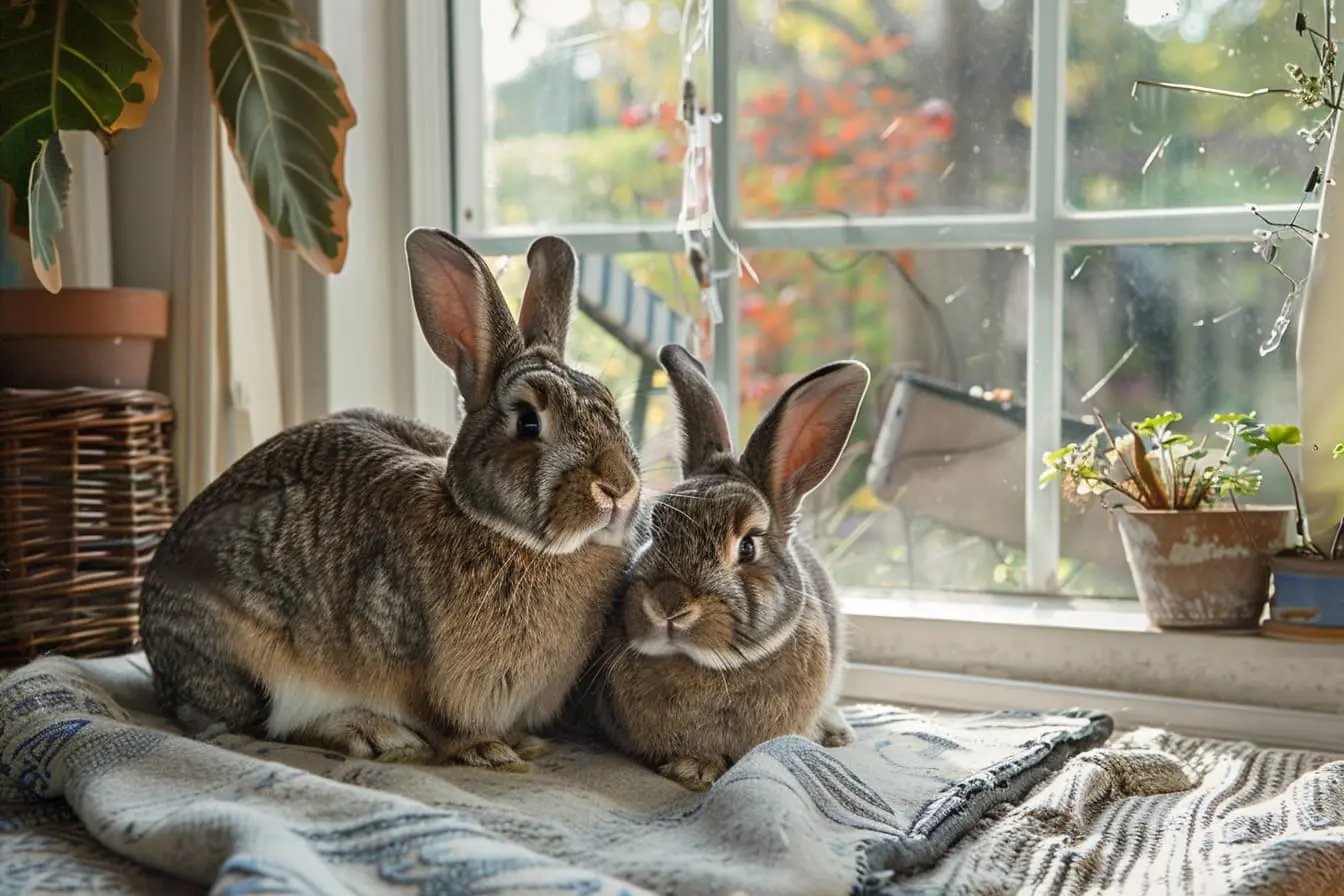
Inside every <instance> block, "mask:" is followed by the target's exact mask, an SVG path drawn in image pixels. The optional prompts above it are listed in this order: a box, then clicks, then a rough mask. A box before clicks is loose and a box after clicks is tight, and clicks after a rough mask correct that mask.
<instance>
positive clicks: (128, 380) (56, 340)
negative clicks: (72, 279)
mask: <svg viewBox="0 0 1344 896" xmlns="http://www.w3.org/2000/svg"><path fill="white" fill-rule="evenodd" d="M167 335H168V294H167V293H165V292H162V291H160V290H154V289H120V288H112V289H75V288H70V289H63V290H61V291H60V292H59V293H56V294H55V295H52V294H51V293H49V292H47V291H46V290H44V289H0V388H4V387H12V388H16V389H67V388H71V387H75V386H89V387H92V388H101V389H144V388H145V387H146V386H147V385H148V384H149V368H150V362H151V360H152V358H153V355H154V343H155V341H157V340H159V339H163V338H164V337H166V336H167Z"/></svg>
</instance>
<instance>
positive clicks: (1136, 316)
mask: <svg viewBox="0 0 1344 896" xmlns="http://www.w3.org/2000/svg"><path fill="white" fill-rule="evenodd" d="M1308 254H1309V250H1308V248H1307V247H1306V245H1305V244H1303V243H1300V242H1290V243H1288V244H1285V246H1284V248H1283V250H1282V252H1281V253H1280V256H1279V261H1280V265H1281V266H1282V267H1283V269H1284V270H1286V271H1290V272H1292V271H1305V270H1306V267H1307V256H1308ZM1064 272H1065V278H1066V282H1065V284H1064V411H1065V414H1066V415H1074V416H1079V417H1081V416H1085V415H1090V414H1092V413H1093V411H1094V410H1097V411H1101V413H1102V414H1103V415H1106V417H1107V420H1108V422H1110V423H1112V424H1114V423H1115V421H1116V419H1118V418H1120V417H1123V418H1124V419H1125V420H1128V421H1136V420H1141V419H1143V418H1144V417H1148V416H1151V415H1153V414H1159V413H1162V412H1163V411H1167V410H1172V411H1178V412H1180V413H1181V414H1182V415H1183V419H1182V421H1181V423H1180V424H1179V425H1180V427H1181V428H1182V430H1181V431H1183V432H1186V433H1188V434H1190V435H1192V436H1196V437H1198V436H1200V435H1202V434H1205V433H1213V432H1215V431H1216V430H1217V429H1218V427H1216V426H1214V425H1213V424H1212V423H1211V422H1210V419H1209V418H1211V417H1212V416H1213V415H1214V414H1219V413H1228V412H1233V411H1241V412H1245V411H1252V410H1254V411H1256V412H1257V416H1258V417H1259V418H1260V419H1261V420H1265V421H1267V422H1283V423H1296V422H1297V414H1298V411H1297V386H1296V357H1295V346H1296V341H1297V331H1296V329H1295V328H1294V329H1289V330H1288V332H1287V334H1286V335H1285V336H1284V337H1283V339H1282V342H1281V343H1280V344H1279V346H1278V348H1277V349H1274V350H1272V351H1269V352H1267V353H1265V354H1262V353H1261V348H1262V346H1265V344H1266V342H1267V340H1268V339H1269V336H1270V334H1271V332H1272V330H1273V325H1274V321H1275V319H1276V317H1277V316H1278V314H1279V311H1280V308H1281V304H1282V302H1283V299H1284V297H1285V295H1286V294H1287V293H1288V292H1289V291H1290V289H1291V287H1292V284H1291V283H1289V281H1287V280H1286V279H1285V278H1284V277H1283V276H1282V275H1281V274H1280V273H1279V272H1277V271H1275V270H1274V268H1272V267H1270V266H1269V265H1267V264H1265V262H1264V261H1262V260H1261V259H1260V258H1259V257H1258V256H1257V255H1256V254H1255V253H1254V252H1252V251H1251V249H1250V248H1249V247H1247V246H1245V245H1243V244H1236V243H1232V244H1229V243H1218V244H1213V245H1132V246H1104V247H1098V246H1087V247H1078V248H1075V249H1072V250H1070V251H1069V253H1068V254H1067V256H1066V258H1065V266H1064ZM1211 444H1218V445H1222V444H1224V443H1222V442H1220V441H1218V440H1217V439H1216V438H1215V439H1212V440H1211ZM1256 464H1257V466H1258V467H1259V469H1260V470H1262V471H1263V473H1264V476H1265V479H1264V485H1263V486H1262V488H1261V491H1260V494H1259V495H1258V496H1257V497H1256V498H1255V503H1265V504H1291V503H1292V492H1291V489H1290V487H1289V484H1288V478H1287V476H1286V475H1285V474H1284V472H1283V470H1282V468H1276V466H1275V464H1272V463H1263V462H1261V461H1257V462H1256ZM1077 513H1078V511H1077V510H1076V509H1074V508H1073V507H1072V506H1069V505H1066V506H1065V510H1064V524H1065V529H1066V530H1067V529H1068V528H1069V527H1070V526H1071V525H1072V520H1074V519H1075V518H1076V515H1077ZM1110 539H1111V544H1112V546H1113V547H1114V551H1112V556H1111V557H1110V558H1109V560H1108V562H1103V563H1102V564H1100V565H1101V566H1106V567H1109V568H1107V569H1093V570H1084V569H1080V568H1077V567H1078V565H1077V564H1075V568H1074V570H1073V572H1076V573H1077V574H1076V576H1074V577H1073V578H1072V580H1071V581H1069V582H1068V584H1067V585H1066V587H1067V588H1068V589H1069V590H1072V591H1078V592H1087V593H1097V594H1120V595H1123V594H1130V595H1132V594H1133V591H1132V585H1131V583H1130V580H1129V575H1128V572H1127V571H1126V570H1125V568H1124V558H1123V557H1122V556H1121V555H1120V553H1119V535H1117V534H1114V533H1112V534H1111V536H1110ZM1094 565H1095V564H1094Z"/></svg>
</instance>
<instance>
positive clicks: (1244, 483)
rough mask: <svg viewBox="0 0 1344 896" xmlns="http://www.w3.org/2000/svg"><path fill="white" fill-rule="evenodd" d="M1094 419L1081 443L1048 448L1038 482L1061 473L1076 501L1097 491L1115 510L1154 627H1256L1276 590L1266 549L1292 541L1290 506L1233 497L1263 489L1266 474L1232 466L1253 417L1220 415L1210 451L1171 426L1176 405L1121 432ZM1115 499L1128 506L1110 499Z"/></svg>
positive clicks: (1176, 418) (1141, 598) (1177, 416)
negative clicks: (1219, 444)
mask: <svg viewBox="0 0 1344 896" xmlns="http://www.w3.org/2000/svg"><path fill="white" fill-rule="evenodd" d="M1097 418H1098V420H1099V421H1100V422H1101V426H1100V427H1099V428H1098V429H1097V431H1096V432H1094V433H1093V434H1092V435H1091V436H1089V437H1088V438H1087V439H1085V440H1084V441H1083V442H1082V443H1071V444H1069V445H1066V446H1064V447H1063V448H1060V449H1059V450H1058V451H1053V452H1050V453H1049V454H1046V455H1045V458H1044V461H1045V465H1046V470H1045V472H1044V473H1042V475H1041V478H1040V483H1041V486H1042V487H1044V486H1045V485H1047V484H1048V483H1049V482H1051V481H1052V480H1054V479H1056V478H1058V479H1060V480H1061V482H1062V485H1063V488H1064V495H1065V497H1066V498H1067V499H1069V500H1070V501H1071V502H1073V503H1076V504H1079V505H1082V504H1084V503H1085V502H1086V501H1087V500H1089V498H1090V497H1091V496H1096V497H1098V498H1099V499H1100V500H1101V501H1102V504H1103V506H1105V507H1106V508H1107V509H1108V510H1112V511H1114V519H1116V521H1117V522H1118V524H1119V528H1120V540H1121V543H1122V545H1123V547H1124V551H1125V559H1126V562H1127V563H1128V564H1129V568H1130V572H1131V574H1132V575H1133V577H1134V586H1135V590H1137V591H1138V595H1139V602H1140V604H1141V606H1142V607H1143V609H1144V612H1145V613H1147V615H1148V618H1149V620H1150V621H1152V623H1153V624H1154V625H1156V626H1158V627H1160V628H1204V629H1208V628H1219V629H1225V628H1232V629H1250V628H1254V627H1255V626H1257V625H1258V624H1259V622H1260V617H1261V616H1262V615H1263V613H1264V607H1265V601H1266V599H1267V598H1268V595H1269V576H1270V567H1269V556H1270V554H1272V553H1274V552H1275V551H1277V550H1278V549H1279V548H1281V547H1282V546H1283V545H1284V544H1285V542H1286V536H1287V532H1288V523H1289V520H1290V519H1291V518H1292V514H1293V510H1292V509H1291V508H1287V507H1282V508H1280V507H1248V508H1242V507H1240V506H1239V505H1237V504H1236V498H1235V496H1237V495H1243V496H1250V495H1254V494H1255V493H1256V492H1258V491H1259V489H1260V482H1261V474H1260V472H1259V471H1258V470H1255V469H1252V468H1250V467H1246V466H1241V465H1238V464H1237V463H1235V448H1236V446H1237V444H1238V442H1239V441H1240V440H1241V437H1242V434H1243V432H1245V431H1246V430H1247V429H1249V428H1250V427H1251V426H1252V423H1251V422H1250V421H1252V420H1253V418H1252V416H1251V415H1247V414H1220V415H1218V416H1217V417H1214V418H1213V421H1214V422H1215V423H1219V424H1221V425H1223V426H1224V427H1225V428H1224V430H1223V431H1222V432H1221V433H1220V436H1221V437H1222V439H1223V440H1224V441H1225V443H1226V444H1225V445H1224V446H1223V448H1222V450H1221V451H1216V452H1212V453H1211V452H1209V451H1208V450H1207V449H1206V447H1205V445H1206V441H1207V439H1205V440H1201V441H1199V442H1195V441H1194V440H1193V439H1192V438H1190V437H1189V436H1188V435H1185V434H1183V433H1179V432H1176V431H1175V430H1173V429H1172V428H1171V427H1172V424H1174V423H1177V422H1179V421H1180V420H1181V415H1180V414H1178V413H1175V412H1171V411H1169V412H1167V413H1165V414H1160V415H1158V416H1156V417H1149V418H1148V419H1146V420H1143V421H1141V422H1139V423H1135V424H1130V425H1126V424H1125V423H1124V421H1120V425H1121V429H1120V431H1119V433H1118V434H1117V433H1113V432H1112V430H1111V428H1110V427H1109V426H1108V425H1107V424H1106V421H1105V418H1103V417H1102V416H1101V415H1100V414H1097ZM1111 497H1118V498H1120V500H1121V503H1118V504H1112V503H1108V500H1107V499H1108V498H1111ZM1224 499H1226V501H1227V503H1226V504H1223V503H1220V502H1221V501H1223V500H1224Z"/></svg>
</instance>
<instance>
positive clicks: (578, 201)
mask: <svg viewBox="0 0 1344 896" xmlns="http://www.w3.org/2000/svg"><path fill="white" fill-rule="evenodd" d="M520 9H521V10H522V13H521V17H520V14H519V10H520ZM481 25H482V31H483V39H484V43H483V46H482V56H483V58H484V68H485V72H484V74H485V85H484V90H485V125H486V131H487V137H486V140H485V145H484V156H485V159H484V161H485V183H484V199H485V209H484V221H483V222H482V226H483V227H484V228H485V229H500V228H509V227H528V228H531V229H537V230H544V229H549V228H556V227H560V226H564V225H572V224H612V223H617V222H624V223H631V222H640V221H658V222H666V223H667V224H668V225H669V226H670V225H671V223H672V222H673V221H674V220H675V219H676V216H677V213H678V212H679V211H680V208H681V158H682V155H683V153H684V149H685V140H684V139H683V136H682V130H681V126H680V125H678V124H677V123H676V112H677V105H678V103H679V101H680V96H681V59H682V55H681V51H680V50H679V49H678V43H679V34H680V29H681V13H680V6H679V5H677V4H670V3H655V2H645V0H547V2H545V3H527V4H520V3H506V2H499V0H491V2H484V3H482V4H481ZM707 71H708V65H707V64H705V65H697V67H696V69H695V70H694V72H693V76H694V78H695V80H696V84H697V86H698V87H699V88H700V90H701V91H702V92H703V94H704V96H705V97H706V101H707V100H708V96H709V80H708V77H707V74H706V73H707ZM465 213H466V210H464V214H465ZM475 213H476V214H479V213H480V212H479V211H476V212H475Z"/></svg>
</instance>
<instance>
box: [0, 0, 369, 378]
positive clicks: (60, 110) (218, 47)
mask: <svg viewBox="0 0 1344 896" xmlns="http://www.w3.org/2000/svg"><path fill="white" fill-rule="evenodd" d="M203 3H204V9H205V56H206V65H207V67H208V69H209V81H210V86H211V93H212V100H213V103H214V106H215V109H216V110H217V112H218V114H219V116H220V119H221V120H222V122H223V124H224V127H225V130H226V131H227V134H228V140H229V146H230V148H231V149H232V151H233V156H234V158H235V160H236V161H237V164H238V165H239V169H240V171H241V172H242V174H243V180H244V182H245V184H246V186H247V188H248V190H249V192H250V194H251V197H252V201H253V204H254V206H255V207H256V211H257V214H258V217H259V218H260V220H261V223H262V225H263V226H264V228H265V229H266V231H267V233H268V234H269V235H270V237H271V238H272V239H273V240H274V241H275V242H276V243H277V244H279V245H280V246H283V247H286V248H292V249H294V250H295V251H297V252H298V253H299V254H300V255H301V256H302V257H303V258H304V259H305V260H306V261H307V262H308V263H309V264H310V265H311V266H312V267H314V268H315V269H316V270H318V271H319V272H321V273H335V272H338V271H340V269H341V267H342V266H343V265H344V262H345V255H346V248H347V244H348V219H349V212H350V197H349V194H348V192H347V190H346V186H345V175H344V151H345V141H346V135H347V133H348V131H349V130H350V128H351V127H353V126H354V124H355V112H354V109H353V108H352V107H351V105H350V101H349V99H348V98H347V97H346V93H345V86H344V84H343V83H342V81H341V78H340V75H339V73H338V72H337V71H336V68H335V66H334V65H333V63H332V61H331V59H330V58H329V57H328V56H327V55H326V53H324V52H323V51H322V50H321V48H320V47H318V46H317V45H316V44H315V43H313V42H312V40H311V39H310V38H309V36H308V31H307V28H306V27H305V26H304V24H303V23H302V22H301V21H300V20H299V19H298V17H297V16H296V15H295V14H294V11H293V9H292V8H291V7H290V4H289V2H288V0H203ZM162 74H163V63H162V60H161V59H160V57H159V54H158V53H157V52H156V51H155V50H154V48H153V47H152V46H151V45H150V44H149V42H148V41H147V40H146V39H145V36H144V34H143V33H141V30H140V3H139V0H123V2H119V3H78V2H74V0H8V2H5V3H3V4H0V181H2V182H3V183H4V184H5V186H6V188H7V193H8V194H9V197H8V198H9V199H10V201H9V203H8V205H9V213H10V220H9V227H10V230H11V232H12V233H13V234H14V235H16V236H17V237H19V238H20V239H24V240H26V241H27V242H28V245H29V254H30V255H31V258H32V266H33V271H34V273H35V274H36V276H37V279H38V281H40V283H41V285H42V287H44V289H45V292H47V293H60V292H61V287H62V281H61V264H60V256H59V253H58V252H57V249H56V237H57V234H59V233H60V232H61V230H62V229H63V227H64V213H65V202H66V197H67V196H68V194H69V190H70V182H71V176H72V172H71V168H70V164H69V162H68V160H67V158H66V154H65V150H64V148H63V145H62V135H63V134H69V133H70V132H72V131H86V132H90V133H93V134H94V135H95V136H96V137H97V138H98V140H99V141H100V142H101V143H102V144H103V147H104V149H105V150H106V151H108V152H111V151H112V149H113V146H114V144H115V142H116V139H117V136H118V135H119V134H120V133H121V132H122V131H126V130H132V129H135V128H138V127H141V126H142V125H143V124H144V123H145V121H146V120H147V119H148V116H149V114H150V111H151V109H152V107H153V105H154V103H155V100H156V99H157V97H158V91H159V81H160V78H161V76H162ZM3 303H4V315H3V317H4V323H3V324H2V325H0V326H3V329H0V340H3V341H4V343H5V344H4V346H0V348H3V350H4V352H5V354H6V355H7V356H8V357H9V358H10V359H11V363H10V364H9V365H7V367H6V370H5V374H6V377H7V379H6V381H5V383H4V385H27V386H39V387H42V386H47V387H52V386H54V385H56V384H58V383H60V381H62V380H63V379H68V378H69V377H70V376H74V375H75V374H74V373H72V372H69V371H73V367H74V365H75V364H76V363H77V361H78V359H79V358H80V357H81V356H83V357H85V358H87V357H88V354H89V351H90V349H91V348H92V347H93V346H101V347H102V348H103V349H104V350H106V351H107V352H109V354H110V355H115V354H117V353H116V352H114V351H113V350H112V349H113V347H114V346H120V345H122V344H124V341H125V340H126V339H127V338H131V339H136V338H138V339H141V340H152V339H154V338H161V336H162V335H163V334H164V333H166V329H167V322H166V315H167V297H166V296H165V295H163V294H162V293H151V292H147V291H137V292H136V293H134V294H126V293H119V292H117V291H115V290H112V291H105V290H94V291H79V292H76V293H74V294H70V295H66V296H58V297H56V298H52V297H50V296H47V295H44V292H43V290H38V289H33V290H22V291H14V292H9V293H8V294H7V295H5V296H4V298H3ZM43 305H45V307H39V306H43ZM116 340H123V342H120V343H119V342H117V341H116ZM53 351H55V352H57V353H58V355H59V357H57V358H56V359H55V360H53V359H52V352H53ZM122 354H124V352H123V353H122ZM140 354H143V352H141V353H140ZM19 356H21V357H19ZM25 357H26V358H32V359H35V360H39V361H41V362H42V364H43V365H44V366H45V367H46V368H47V369H46V370H45V371H44V370H41V369H32V368H31V367H30V366H28V365H19V367H18V369H14V363H13V362H17V361H20V360H22V359H23V358H25ZM63 361H64V363H65V364H66V366H65V367H62V362H63ZM130 366H131V367H133V368H135V369H137V370H138V369H140V367H143V366H144V365H142V364H139V363H138V362H137V363H132V364H131V365H130ZM93 369H94V371H95V374H96V373H97V371H98V369H99V368H97V367H96V366H95V367H94V368H93ZM61 371H67V372H66V373H61ZM87 378H88V377H87V376H82V379H83V380H87ZM95 378H98V377H97V376H96V375H95ZM111 378H112V379H117V380H121V379H123V377H120V376H115V377H111ZM130 379H131V380H132V381H131V382H123V383H121V384H122V385H123V387H134V386H137V385H143V383H138V382H134V380H136V379H138V377H134V376H132V377H131V378H130ZM85 384H88V383H85ZM108 384H109V385H110V383H108Z"/></svg>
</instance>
